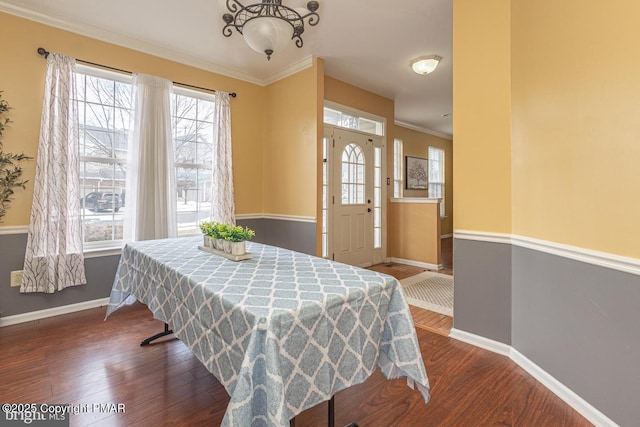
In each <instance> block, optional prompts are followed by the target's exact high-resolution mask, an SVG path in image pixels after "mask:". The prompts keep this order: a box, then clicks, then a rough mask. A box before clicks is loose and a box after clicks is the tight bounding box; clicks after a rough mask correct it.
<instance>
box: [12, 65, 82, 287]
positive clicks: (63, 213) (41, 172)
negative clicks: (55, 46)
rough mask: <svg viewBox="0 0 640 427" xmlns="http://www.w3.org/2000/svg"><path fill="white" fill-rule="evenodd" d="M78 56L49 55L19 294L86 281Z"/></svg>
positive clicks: (79, 283)
mask: <svg viewBox="0 0 640 427" xmlns="http://www.w3.org/2000/svg"><path fill="white" fill-rule="evenodd" d="M75 90H76V86H75V59H73V58H69V57H67V56H64V55H59V54H56V53H50V54H49V55H48V57H47V73H46V82H45V91H44V101H43V105H42V119H41V122H40V141H39V144H38V158H37V162H36V179H35V184H34V190H33V192H34V194H33V205H32V207H31V219H30V221H29V235H28V237H27V250H26V253H25V260H24V273H23V276H22V285H21V287H20V292H46V293H53V292H55V291H60V290H62V289H64V288H66V287H69V286H76V285H82V284H85V283H86V282H87V280H86V278H85V270H84V255H83V253H82V220H81V216H80V173H79V170H80V164H79V157H78V149H79V140H78V111H77V105H76V101H75V99H76V96H75Z"/></svg>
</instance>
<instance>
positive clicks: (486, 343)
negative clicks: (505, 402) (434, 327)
mask: <svg viewBox="0 0 640 427" xmlns="http://www.w3.org/2000/svg"><path fill="white" fill-rule="evenodd" d="M449 337H450V338H453V339H456V340H458V341H463V342H466V343H467V344H471V345H475V346H476V347H481V348H484V349H485V350H489V351H492V352H494V353H498V354H501V355H503V356H507V357H509V358H510V359H511V360H513V361H514V362H515V363H516V364H517V365H518V366H520V367H521V368H522V369H524V370H525V371H527V372H528V373H529V374H531V376H532V377H534V378H535V379H536V380H538V381H539V382H540V383H541V384H542V385H543V386H545V387H546V388H547V389H549V390H550V391H551V392H552V393H553V394H555V395H556V396H558V397H559V398H560V399H562V400H563V401H564V402H565V403H566V404H567V405H569V406H571V407H572V408H573V409H575V410H576V411H577V412H578V413H579V414H580V415H582V416H583V417H585V418H586V419H587V420H589V422H591V423H592V424H593V425H595V426H596V427H618V424H616V423H615V422H613V421H612V420H611V419H610V418H609V417H607V416H606V415H605V414H603V413H602V412H600V411H599V410H598V409H596V408H595V407H594V406H592V405H591V404H589V402H587V401H586V400H584V399H583V398H582V397H580V396H578V395H577V394H576V393H575V392H573V391H572V390H571V389H569V388H568V387H567V386H565V385H564V384H562V383H561V382H560V381H558V380H557V379H555V378H554V377H553V376H551V375H549V374H548V373H547V372H546V371H545V370H544V369H542V368H541V367H539V366H538V365H536V364H535V363H533V362H532V361H531V360H529V359H527V357H526V356H524V355H523V354H522V353H520V352H519V351H518V350H516V349H515V348H513V347H511V346H510V345H507V344H504V343H501V342H498V341H494V340H491V339H488V338H485V337H481V336H479V335H475V334H471V333H469V332H464V331H460V330H457V329H452V330H451V333H450V334H449Z"/></svg>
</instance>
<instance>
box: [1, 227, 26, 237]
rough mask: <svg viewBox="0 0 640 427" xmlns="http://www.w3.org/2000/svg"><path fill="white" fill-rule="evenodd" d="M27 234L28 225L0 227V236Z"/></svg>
mask: <svg viewBox="0 0 640 427" xmlns="http://www.w3.org/2000/svg"><path fill="white" fill-rule="evenodd" d="M28 232H29V226H28V225H3V226H0V235H5V234H27V233H28Z"/></svg>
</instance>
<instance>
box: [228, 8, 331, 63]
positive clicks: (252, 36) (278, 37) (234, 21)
mask: <svg viewBox="0 0 640 427" xmlns="http://www.w3.org/2000/svg"><path fill="white" fill-rule="evenodd" d="M226 6H227V10H228V11H229V12H231V13H225V14H224V15H222V20H223V21H224V22H225V23H226V24H227V25H225V26H224V28H223V29H222V34H223V35H224V36H225V37H230V36H231V34H232V33H233V31H232V28H235V29H236V31H237V32H238V33H240V34H242V35H243V36H244V40H245V41H246V42H247V44H248V45H249V47H251V49H253V50H255V51H256V52H260V53H264V54H266V55H267V60H270V59H271V55H273V53H274V52H277V51H279V50H280V49H282V48H284V47H285V46H286V45H287V43H289V41H291V40H295V43H296V46H298V47H302V44H303V43H302V33H304V24H305V20H307V23H308V24H309V25H310V26H314V25H317V24H318V22H319V21H320V16H319V15H318V14H317V13H316V10H318V7H320V4H319V3H318V2H317V1H310V2H308V3H307V8H306V9H305V8H303V7H300V8H296V9H292V8H290V7H287V6H284V5H282V1H281V0H263V1H262V3H257V4H250V5H248V6H244V5H243V4H242V3H240V2H239V1H238V0H226Z"/></svg>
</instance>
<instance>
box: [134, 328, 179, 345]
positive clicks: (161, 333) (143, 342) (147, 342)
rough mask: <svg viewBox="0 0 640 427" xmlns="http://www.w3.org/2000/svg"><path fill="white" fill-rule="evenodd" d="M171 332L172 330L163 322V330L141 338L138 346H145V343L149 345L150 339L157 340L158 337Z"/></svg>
mask: <svg viewBox="0 0 640 427" xmlns="http://www.w3.org/2000/svg"><path fill="white" fill-rule="evenodd" d="M172 333H173V331H172V330H171V329H169V325H167V324H166V323H165V324H164V331H162V332H160V333H158V334H155V335H154V336H152V337H149V338H147V339H145V340H143V341H142V342H141V343H140V346H141V347H142V346H145V345H149V344H150V343H151V341H154V340H157V339H158V338H161V337H164V336H167V335H171V334H172Z"/></svg>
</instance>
